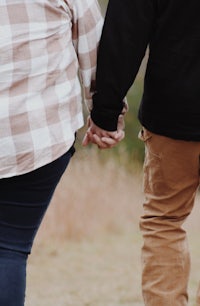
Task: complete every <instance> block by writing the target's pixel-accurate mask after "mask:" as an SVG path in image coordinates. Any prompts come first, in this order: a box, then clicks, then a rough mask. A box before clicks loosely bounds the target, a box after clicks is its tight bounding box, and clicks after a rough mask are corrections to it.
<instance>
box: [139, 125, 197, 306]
mask: <svg viewBox="0 0 200 306" xmlns="http://www.w3.org/2000/svg"><path fill="white" fill-rule="evenodd" d="M139 138H140V139H142V140H143V141H144V143H145V161H144V193H145V203H144V214H143V216H142V217H141V221H140V227H141V231H142V234H143V240H144V244H143V248H142V268H143V272H142V291H143V297H144V304H145V305H146V306H185V305H188V294H187V285H188V278H189V273H190V256H189V249H188V244H187V238H186V232H185V230H184V229H183V228H182V225H183V223H184V221H185V220H186V218H187V216H188V215H189V214H190V212H191V210H192V208H193V204H194V199H195V195H196V192H197V188H198V186H199V164H200V162H199V158H200V142H190V141H180V140H174V139H171V138H168V137H164V136H160V135H156V134H153V133H151V132H149V131H147V130H146V129H142V131H141V132H140V134H139ZM197 305H200V302H197Z"/></svg>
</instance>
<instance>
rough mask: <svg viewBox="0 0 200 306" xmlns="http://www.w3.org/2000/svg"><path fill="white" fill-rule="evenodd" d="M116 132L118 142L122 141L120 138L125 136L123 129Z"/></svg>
mask: <svg viewBox="0 0 200 306" xmlns="http://www.w3.org/2000/svg"><path fill="white" fill-rule="evenodd" d="M117 134H118V137H117V140H118V142H119V141H122V139H124V137H125V132H124V131H123V130H120V131H119V132H118V133H117Z"/></svg>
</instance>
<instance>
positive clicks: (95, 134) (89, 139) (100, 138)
mask: <svg viewBox="0 0 200 306" xmlns="http://www.w3.org/2000/svg"><path fill="white" fill-rule="evenodd" d="M87 126H88V129H87V131H86V134H85V136H84V138H83V141H82V145H83V146H87V145H88V144H90V143H93V144H96V145H97V146H98V148H99V149H109V148H112V147H114V146H115V145H117V144H118V143H119V142H120V141H121V140H122V139H123V138H124V137H125V132H124V116H123V115H122V114H121V115H119V118H118V125H117V130H116V131H113V132H110V131H106V130H103V129H101V128H100V127H98V126H97V125H96V124H95V123H94V122H93V121H92V119H91V118H90V117H88V119H87Z"/></svg>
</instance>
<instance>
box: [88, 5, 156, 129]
mask: <svg viewBox="0 0 200 306" xmlns="http://www.w3.org/2000/svg"><path fill="white" fill-rule="evenodd" d="M152 1H153V0H110V2H109V4H108V9H107V13H106V18H105V23H104V27H103V33H102V37H101V41H100V46H99V53H98V62H97V80H96V93H95V95H94V96H93V110H92V113H91V116H92V119H93V121H94V122H95V123H96V124H97V125H98V126H100V127H101V128H104V129H106V130H110V131H112V130H116V126H117V120H118V117H119V114H120V113H121V110H122V108H123V103H122V101H123V99H124V97H125V96H126V94H127V91H128V90H129V88H130V87H131V85H132V83H133V82H134V79H135V77H136V75H137V72H138V70H139V67H140V64H141V62H142V59H143V57H144V55H145V51H146V48H147V45H148V43H149V40H150V35H151V29H152V25H153V18H154V5H153V2H152Z"/></svg>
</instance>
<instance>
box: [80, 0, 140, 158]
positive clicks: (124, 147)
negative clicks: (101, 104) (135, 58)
mask: <svg viewBox="0 0 200 306" xmlns="http://www.w3.org/2000/svg"><path fill="white" fill-rule="evenodd" d="M98 1H99V4H100V6H101V9H102V13H103V15H105V12H106V6H107V3H108V1H107V0H98ZM145 66H146V59H144V60H143V63H142V64H141V67H140V70H139V72H138V75H137V77H136V80H135V82H134V84H133V86H132V87H131V88H130V90H129V92H128V94H127V98H128V104H129V111H128V113H127V114H126V116H125V125H126V126H125V133H126V137H125V139H124V140H123V141H122V142H121V143H120V144H119V145H118V146H117V147H116V148H113V149H111V150H109V151H110V152H105V151H104V152H105V153H104V154H103V155H104V157H106V156H108V155H109V157H110V155H112V156H114V157H116V158H119V157H121V155H122V154H123V156H126V160H129V162H130V161H137V162H139V163H142V161H143V158H144V145H143V143H142V142H141V141H140V140H139V139H138V132H139V130H140V127H141V126H140V123H139V121H138V119H137V115H138V107H139V103H140V100H141V96H142V90H143V77H144V70H145ZM85 115H86V116H87V115H88V114H87V111H86V112H85ZM84 132H85V128H83V129H82V130H81V131H80V133H79V134H78V138H79V142H80V140H81V138H82V137H83V134H84ZM89 149H90V147H89ZM120 159H121V158H120Z"/></svg>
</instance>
